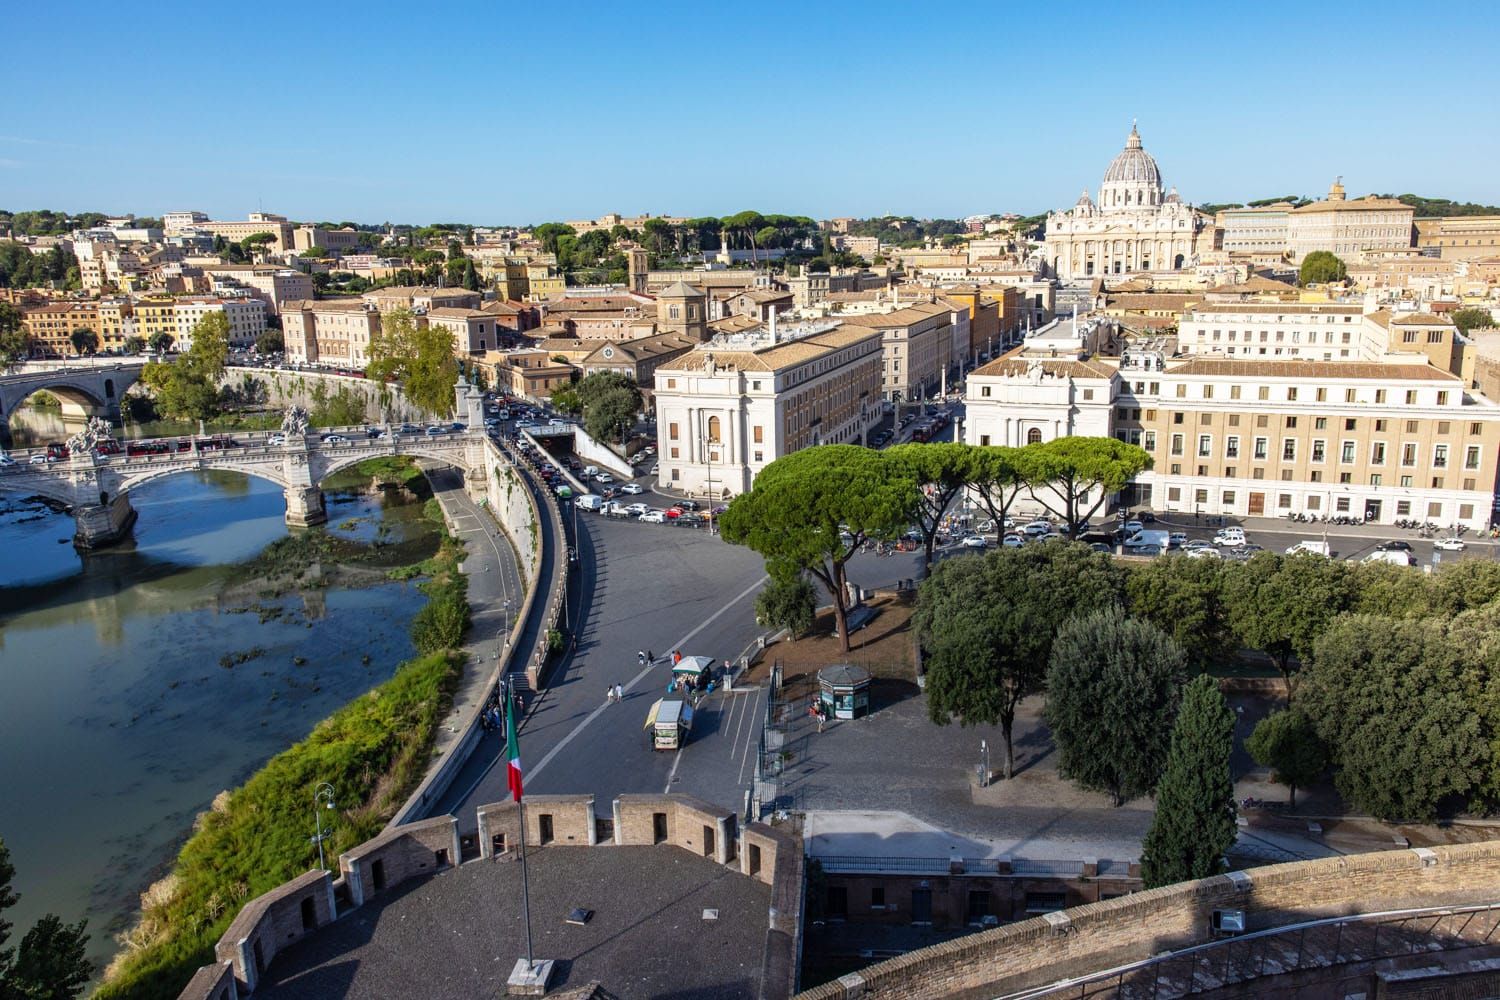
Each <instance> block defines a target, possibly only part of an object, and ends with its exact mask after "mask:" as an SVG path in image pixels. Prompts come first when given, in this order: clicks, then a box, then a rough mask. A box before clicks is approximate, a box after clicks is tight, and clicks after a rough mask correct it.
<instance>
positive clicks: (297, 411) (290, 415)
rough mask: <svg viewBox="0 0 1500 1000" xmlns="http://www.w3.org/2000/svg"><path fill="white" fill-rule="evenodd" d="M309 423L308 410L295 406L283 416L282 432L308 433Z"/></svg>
mask: <svg viewBox="0 0 1500 1000" xmlns="http://www.w3.org/2000/svg"><path fill="white" fill-rule="evenodd" d="M307 425H308V424H307V411H306V410H304V409H303V408H302V407H300V406H293V407H292V408H291V409H289V410H287V411H286V415H285V416H283V417H282V418H281V433H283V434H298V435H301V434H306V433H307Z"/></svg>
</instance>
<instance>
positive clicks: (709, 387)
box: [655, 320, 882, 498]
mask: <svg viewBox="0 0 1500 1000" xmlns="http://www.w3.org/2000/svg"><path fill="white" fill-rule="evenodd" d="M881 355H882V347H881V332H880V331H879V330H875V329H869V328H866V327H862V326H858V325H854V324H848V323H841V322H839V321H837V320H818V321H814V322H811V323H807V324H800V325H797V324H772V325H768V326H765V327H760V328H758V329H756V330H753V331H746V332H743V333H736V334H725V335H721V336H719V337H716V338H714V340H712V341H710V342H709V343H706V344H703V345H701V346H699V347H697V348H694V349H693V350H691V351H688V352H687V353H686V354H683V355H682V356H680V357H679V358H677V359H676V360H674V361H673V362H671V363H670V364H667V365H664V366H662V367H660V368H658V369H657V370H656V373H655V378H656V391H655V396H656V419H657V461H658V462H659V463H660V467H661V481H662V482H663V483H665V484H668V485H670V486H672V487H673V488H675V489H680V490H685V491H687V492H688V493H693V494H698V495H708V496H713V497H716V498H718V497H729V496H736V495H738V494H740V493H744V492H745V491H746V490H748V489H750V487H751V485H752V484H753V483H754V481H755V477H756V476H757V475H758V474H759V473H760V470H761V469H763V468H765V467H766V466H767V465H768V464H770V463H771V462H774V461H775V460H776V459H778V458H780V457H781V456H783V455H789V454H791V453H792V452H794V451H798V450H800V449H802V448H809V447H813V446H816V445H820V444H851V443H862V442H863V441H864V440H865V437H866V435H867V434H868V433H869V431H870V429H871V428H873V427H874V426H875V425H876V423H877V422H878V421H879V419H880V415H881V404H880V390H881V380H882V374H881V370H882V366H881Z"/></svg>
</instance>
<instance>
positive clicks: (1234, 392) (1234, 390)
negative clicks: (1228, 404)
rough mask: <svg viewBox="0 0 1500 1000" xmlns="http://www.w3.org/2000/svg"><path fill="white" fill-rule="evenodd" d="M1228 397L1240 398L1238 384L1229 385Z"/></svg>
mask: <svg viewBox="0 0 1500 1000" xmlns="http://www.w3.org/2000/svg"><path fill="white" fill-rule="evenodd" d="M1229 398H1230V399H1239V398H1240V387H1239V386H1237V385H1232V386H1230V387H1229Z"/></svg>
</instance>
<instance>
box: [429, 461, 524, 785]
mask: <svg viewBox="0 0 1500 1000" xmlns="http://www.w3.org/2000/svg"><path fill="white" fill-rule="evenodd" d="M423 471H424V472H426V473H427V479H428V482H430V483H431V484H432V494H433V496H434V497H436V498H437V501H438V503H439V504H440V505H441V506H442V508H443V515H444V517H445V518H446V519H447V521H448V524H449V526H450V529H451V530H452V532H453V534H454V535H455V536H456V537H458V538H459V539H461V540H462V541H463V542H464V543H465V544H464V553H465V555H464V561H463V563H462V565H461V566H460V567H459V568H460V569H461V570H462V571H463V573H464V575H465V576H466V577H468V581H469V592H468V598H469V607H470V608H471V609H472V624H471V625H470V627H469V640H468V642H467V643H465V645H464V653H465V654H466V659H465V665H464V672H463V677H462V678H460V680H459V684H458V688H457V690H456V691H455V692H454V694H453V706H452V708H451V709H450V711H449V715H448V719H447V721H446V722H444V723H443V724H442V725H441V726H440V727H439V728H438V731H437V734H436V737H435V739H434V741H433V756H432V764H431V766H432V767H437V766H438V764H439V763H440V762H441V761H442V760H443V759H444V758H445V757H446V756H447V754H448V753H449V751H451V750H452V749H453V747H454V745H455V744H456V743H457V742H458V741H459V739H460V737H462V736H463V729H462V728H461V726H462V721H463V720H464V719H465V718H467V717H468V715H469V713H470V712H471V711H472V710H473V708H474V706H476V705H478V704H480V703H482V702H483V701H484V700H485V699H486V698H488V697H489V695H490V693H491V692H490V690H489V687H488V681H489V678H490V675H491V674H492V673H494V670H495V663H496V658H497V657H498V656H499V655H500V652H501V650H502V649H503V648H504V639H503V636H504V635H505V634H506V632H507V631H508V629H507V626H513V625H514V624H515V620H516V615H517V614H519V613H520V610H521V604H522V601H523V600H524V598H525V590H524V588H523V586H522V583H521V575H520V567H519V565H518V561H517V559H516V550H515V549H514V548H513V547H512V546H511V544H510V539H509V538H507V537H506V535H505V532H504V531H502V530H501V529H500V526H499V525H498V524H497V523H496V522H495V519H494V517H493V516H492V515H491V514H490V512H489V511H488V510H480V509H479V508H478V507H477V506H475V504H474V502H473V501H472V500H470V499H469V495H468V493H466V492H465V491H464V486H463V475H462V473H459V472H456V471H455V470H453V469H450V468H446V467H436V466H434V467H428V466H427V464H426V463H424V468H423ZM506 602H509V608H507V607H506Z"/></svg>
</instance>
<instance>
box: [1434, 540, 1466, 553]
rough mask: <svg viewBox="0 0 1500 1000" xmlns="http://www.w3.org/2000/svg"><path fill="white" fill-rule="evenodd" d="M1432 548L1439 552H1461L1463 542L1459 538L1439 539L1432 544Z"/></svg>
mask: <svg viewBox="0 0 1500 1000" xmlns="http://www.w3.org/2000/svg"><path fill="white" fill-rule="evenodd" d="M1432 547H1433V548H1435V549H1437V550H1439V551H1441V552H1462V551H1463V550H1464V542H1463V539H1461V538H1439V539H1438V540H1437V541H1435V542H1433V543H1432Z"/></svg>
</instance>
